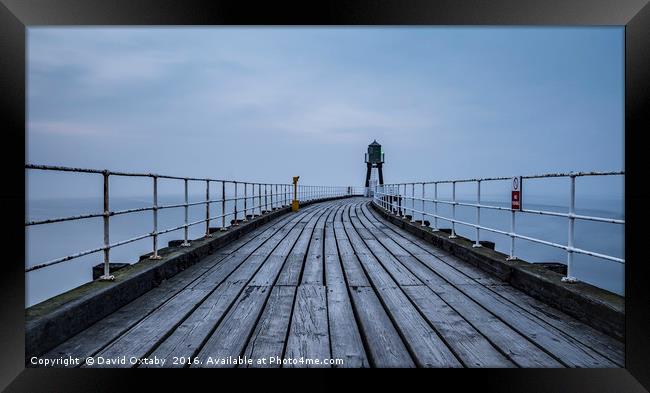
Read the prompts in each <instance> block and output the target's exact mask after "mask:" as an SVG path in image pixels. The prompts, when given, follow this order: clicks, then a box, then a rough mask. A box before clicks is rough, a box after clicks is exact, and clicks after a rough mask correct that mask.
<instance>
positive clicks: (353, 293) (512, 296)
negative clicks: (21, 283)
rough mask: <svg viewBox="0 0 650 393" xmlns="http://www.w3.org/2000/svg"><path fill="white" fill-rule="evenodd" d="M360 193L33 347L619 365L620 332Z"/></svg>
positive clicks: (192, 355) (139, 353) (58, 352)
mask: <svg viewBox="0 0 650 393" xmlns="http://www.w3.org/2000/svg"><path fill="white" fill-rule="evenodd" d="M368 203H369V202H368V200H367V199H362V198H353V199H346V200H338V201H332V202H324V203H320V204H315V205H311V206H308V207H306V208H303V209H301V211H300V212H299V213H297V214H289V215H287V216H284V217H282V218H281V219H278V220H276V221H273V222H270V223H268V224H266V225H265V226H263V227H261V228H260V229H258V230H256V231H254V232H251V233H249V234H247V235H245V236H243V237H242V238H240V239H239V240H237V241H236V242H234V243H232V244H229V245H228V246H226V247H225V248H222V249H220V250H219V252H218V253H217V254H215V255H212V256H210V257H208V258H205V259H204V260H203V261H201V262H199V263H197V264H196V265H194V266H192V267H190V268H188V269H186V270H185V271H183V272H181V273H179V274H178V275H176V276H174V277H173V278H171V279H169V280H167V281H165V282H163V284H162V285H160V286H159V287H157V288H155V289H153V290H151V291H149V292H147V293H146V294H144V295H143V296H141V297H139V298H137V299H136V300H134V301H132V302H131V303H129V304H127V305H126V306H124V307H122V308H121V309H120V310H118V311H117V312H115V313H113V314H111V315H109V316H108V317H106V318H103V319H102V320H100V321H99V322H97V323H95V324H94V325H92V326H90V327H89V328H87V329H86V330H84V331H82V332H81V333H79V334H77V335H75V336H74V337H72V338H70V339H68V340H67V341H66V342H64V343H62V344H61V345H59V346H58V347H56V348H54V349H53V350H52V351H50V352H49V353H47V354H46V355H45V356H44V357H48V358H60V357H68V356H72V357H76V358H80V359H85V358H87V357H89V356H92V357H94V359H95V360H96V361H95V363H94V364H92V367H97V366H110V367H134V366H140V367H160V364H157V365H156V364H152V365H147V364H140V365H132V364H131V361H130V358H132V357H136V358H147V359H150V360H153V359H158V360H159V361H160V360H161V359H165V360H166V362H165V364H164V367H188V366H191V367H214V366H216V367H219V366H230V367H232V366H234V365H233V364H232V362H231V359H233V358H238V357H242V358H243V357H246V358H247V359H250V360H251V361H252V362H253V363H252V364H244V365H238V366H239V367H243V366H245V367H280V366H282V367H620V366H622V365H623V344H622V343H621V342H619V341H617V340H615V339H613V338H611V337H609V336H607V335H605V334H603V333H600V332H598V331H596V330H595V329H593V328H591V327H589V326H587V325H585V324H583V323H581V322H578V321H577V320H575V319H573V318H572V317H569V316H567V315H565V314H563V313H562V312H560V311H557V310H555V309H553V308H552V307H550V306H547V305H545V304H544V303H541V302H539V301H537V300H535V299H533V298H531V297H530V296H528V295H526V294H524V293H522V292H520V291H518V290H517V289H514V288H513V287H511V286H510V285H508V284H505V283H503V282H501V281H499V280H498V279H496V278H493V277H491V276H490V275H488V274H487V273H485V272H483V271H481V270H479V269H477V268H475V267H473V266H471V265H469V264H466V263H465V262H463V261H461V260H459V259H457V258H455V257H453V256H450V255H447V254H445V253H444V252H442V251H440V250H438V249H436V248H434V247H433V246H431V245H430V244H428V243H426V242H424V241H423V240H421V239H419V238H417V237H415V236H413V235H411V234H409V233H407V232H405V231H403V230H400V229H398V228H397V227H395V226H393V225H392V224H389V223H387V222H386V221H384V220H383V219H381V218H380V217H379V216H378V215H377V214H376V213H375V212H374V211H373V210H372V209H370V208H369V207H368ZM123 357H126V360H125V362H124V363H125V364H120V363H118V364H110V365H106V364H104V365H98V364H97V360H99V359H103V360H107V359H110V360H118V361H119V360H120V359H121V358H123ZM178 358H185V361H183V362H177V363H176V364H174V360H175V359H178ZM187 358H189V359H187ZM301 358H302V359H304V360H305V361H308V359H309V360H315V359H318V360H319V361H321V362H322V361H323V360H326V359H328V360H329V359H331V358H332V359H342V360H343V364H335V365H329V364H327V365H322V364H320V365H315V364H307V363H301V362H300V359H301ZM258 359H266V362H267V363H266V364H258ZM269 359H275V360H276V362H275V363H274V364H269ZM277 359H295V360H297V361H298V363H296V364H284V365H280V364H277ZM187 360H190V363H192V364H188V362H187ZM209 360H212V363H209ZM224 360H225V363H228V364H220V363H221V362H222V361H224ZM195 363H196V364H195ZM82 366H83V367H89V366H91V365H89V364H87V363H86V364H83V365H82Z"/></svg>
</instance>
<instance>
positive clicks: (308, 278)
mask: <svg viewBox="0 0 650 393" xmlns="http://www.w3.org/2000/svg"><path fill="white" fill-rule="evenodd" d="M326 219H327V215H322V216H320V217H319V219H318V221H317V222H316V224H315V226H314V229H313V231H312V236H311V240H310V242H309V249H308V251H307V258H305V267H304V269H303V273H302V280H301V284H316V285H323V278H324V275H325V274H324V262H323V259H324V258H323V247H324V243H323V237H324V236H325V220H326Z"/></svg>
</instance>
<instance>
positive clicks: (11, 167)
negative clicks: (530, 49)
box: [0, 0, 650, 392]
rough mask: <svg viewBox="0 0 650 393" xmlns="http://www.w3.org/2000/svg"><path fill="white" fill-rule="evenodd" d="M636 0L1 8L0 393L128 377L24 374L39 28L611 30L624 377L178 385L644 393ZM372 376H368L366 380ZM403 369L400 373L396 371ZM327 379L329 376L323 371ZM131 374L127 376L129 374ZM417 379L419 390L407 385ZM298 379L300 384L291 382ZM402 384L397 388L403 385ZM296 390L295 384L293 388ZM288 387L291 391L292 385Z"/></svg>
mask: <svg viewBox="0 0 650 393" xmlns="http://www.w3.org/2000/svg"><path fill="white" fill-rule="evenodd" d="M647 3H648V1H647V0H617V1H606V0H593V1H586V0H547V1H533V0H508V1H506V0H491V1H477V0H474V1H472V0H462V1H461V0H448V1H424V0H411V1H396V0H390V1H355V2H352V1H348V2H338V3H333V2H319V3H313V2H308V1H303V2H300V3H276V2H264V3H262V2H260V3H259V4H249V3H248V2H244V1H221V0H219V1H216V0H215V1H204V0H182V1H181V0H176V1H171V0H137V1H136V0H113V1H108V0H0V100H1V101H2V105H0V107H2V108H3V109H4V116H3V117H2V119H3V122H2V129H3V133H2V136H3V138H2V146H3V149H2V151H3V154H2V155H0V157H1V160H2V166H1V167H0V168H2V178H3V182H2V183H3V185H2V191H1V195H0V206H2V207H3V213H4V214H3V220H2V225H1V227H2V230H3V234H4V236H2V237H1V239H2V240H4V244H3V247H2V249H3V256H4V257H5V258H4V259H3V261H2V266H1V267H0V280H1V281H0V291H1V293H2V296H1V297H0V299H1V300H0V305H1V308H2V318H1V319H0V320H1V321H2V323H0V356H2V362H1V363H0V364H1V369H0V389H1V388H4V387H7V391H30V392H37V391H65V392H72V391H83V392H87V391H119V390H124V389H129V390H131V389H133V387H134V385H133V382H134V379H133V378H125V376H126V374H125V373H124V372H121V370H72V371H71V370H62V369H32V368H28V369H25V367H24V329H25V326H24V324H25V321H24V311H25V308H24V300H25V298H24V292H25V291H24V247H23V245H24V230H23V225H24V214H23V212H24V209H23V210H21V209H20V208H19V207H20V206H23V207H24V201H25V195H24V190H25V188H24V181H25V180H24V173H25V172H24V163H25V158H26V157H25V109H26V108H25V98H26V93H25V83H24V81H25V61H26V59H25V43H26V41H25V39H26V35H25V33H26V28H27V27H30V26H39V25H192V24H194V25H196V24H198V25H223V24H226V25H291V24H298V25H359V24H360V25H512V26H515V25H538V26H539V25H565V26H566V25H619V26H625V171H626V181H625V209H626V225H625V239H626V240H625V244H626V248H625V254H626V257H625V259H626V262H627V263H626V269H625V280H626V285H625V293H626V296H625V311H626V340H625V368H624V369H588V370H549V369H543V370H542V369H539V370H530V369H527V370H476V371H470V372H473V373H476V374H475V375H473V376H469V375H467V374H466V373H467V371H466V370H465V371H453V372H452V371H449V370H429V371H425V372H421V371H413V372H407V373H400V375H399V376H396V375H395V373H394V372H393V371H392V370H374V372H372V374H369V373H368V372H367V371H360V370H359V371H354V372H353V373H354V374H355V375H351V374H350V371H347V372H346V371H337V373H339V372H346V374H347V375H346V376H345V377H346V378H343V377H342V376H339V374H337V375H336V376H335V377H332V376H330V375H327V374H325V373H324V372H323V371H322V370H321V371H320V372H318V373H314V372H307V371H304V372H303V371H301V372H293V373H292V374H286V373H287V372H286V371H284V373H285V375H284V376H282V377H280V376H278V375H273V376H269V374H268V373H265V375H264V376H260V377H251V376H246V375H244V374H242V373H241V371H239V372H234V373H224V372H221V373H219V374H218V375H217V374H214V372H211V373H210V374H209V375H206V374H205V373H204V372H199V373H198V374H197V373H193V374H192V375H191V376H190V378H188V375H187V374H185V375H184V378H183V381H182V382H187V384H188V385H187V388H188V389H190V388H191V384H193V383H196V382H198V380H199V378H198V377H201V379H202V378H206V377H207V381H205V382H207V383H208V384H209V385H207V386H211V388H214V389H225V388H226V386H227V385H231V384H232V383H235V384H237V383H239V384H242V386H240V387H237V386H236V385H234V386H233V387H234V388H235V389H237V390H240V389H241V390H245V391H246V390H252V389H253V388H255V387H257V388H260V389H265V390H276V389H283V390H288V391H293V390H300V391H304V390H307V391H311V390H319V389H322V388H324V387H325V385H330V388H331V387H332V386H331V385H336V387H337V389H338V388H341V389H343V388H354V389H355V390H356V389H364V390H367V389H369V386H368V384H371V383H372V384H378V385H379V386H382V387H384V388H388V387H389V385H391V384H393V385H395V386H396V388H399V389H400V390H404V389H413V390H415V389H418V390H420V389H423V387H424V388H427V389H426V390H434V389H438V390H448V389H450V388H453V390H457V389H460V388H462V387H467V386H472V385H474V384H476V385H474V386H476V387H477V388H478V389H481V391H484V390H488V391H489V390H495V391H524V392H551V391H552V392H564V391H566V392H581V391H585V392H586V391H589V392H643V391H647V390H648V389H650V355H649V354H650V323H649V322H648V321H650V291H649V288H650V285H648V284H647V283H646V281H647V277H648V275H649V274H648V273H649V270H650V269H649V268H648V265H649V264H648V263H647V261H645V258H643V256H644V251H645V249H644V248H645V246H646V244H647V242H646V241H644V240H645V238H646V237H647V233H648V232H649V231H648V229H647V225H648V223H650V218H649V217H648V216H649V214H648V209H647V208H646V206H647V205H648V202H649V201H650V194H649V193H648V191H647V188H646V187H645V184H644V183H645V182H647V181H646V180H645V179H644V169H643V168H647V167H648V165H647V159H646V156H647V152H646V149H647V148H646V146H647V145H646V144H645V143H644V138H645V132H646V131H647V130H648V129H649V128H650V127H649V121H648V119H649V116H650V111H649V110H648V103H650V93H649V92H650V53H649V51H648V48H650V6H649V5H647ZM377 371H379V372H377ZM403 371H404V370H403ZM330 372H331V371H330ZM141 373H142V372H137V377H138V379H140V380H146V381H145V382H146V383H147V384H148V387H149V389H148V390H152V389H153V388H154V386H155V385H156V384H160V385H161V386H165V385H166V384H167V383H169V382H170V381H171V380H172V379H177V378H178V377H176V378H174V377H172V376H170V374H169V373H165V374H163V373H162V372H156V373H155V375H153V376H152V375H151V374H148V375H145V376H144V377H143V376H142V374H141ZM133 374H134V373H133V372H129V373H128V375H130V376H131V377H133ZM416 378H417V379H418V382H419V383H418V384H416V383H415V381H414V379H416ZM298 380H301V381H300V383H298V382H297V381H298ZM406 381H407V382H406ZM294 385H295V386H294ZM292 386H293V387H294V388H295V389H292V388H291V387H292Z"/></svg>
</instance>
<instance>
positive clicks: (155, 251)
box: [149, 175, 161, 259]
mask: <svg viewBox="0 0 650 393" xmlns="http://www.w3.org/2000/svg"><path fill="white" fill-rule="evenodd" d="M152 235H153V254H151V256H150V257H149V259H161V256H160V255H158V176H156V175H153V232H152Z"/></svg>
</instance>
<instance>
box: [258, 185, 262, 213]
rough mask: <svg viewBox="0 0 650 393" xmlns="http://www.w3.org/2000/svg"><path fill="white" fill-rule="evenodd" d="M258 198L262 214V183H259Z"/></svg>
mask: <svg viewBox="0 0 650 393" xmlns="http://www.w3.org/2000/svg"><path fill="white" fill-rule="evenodd" d="M257 199H258V202H259V208H260V216H261V215H262V183H259V184H258V185H257Z"/></svg>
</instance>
